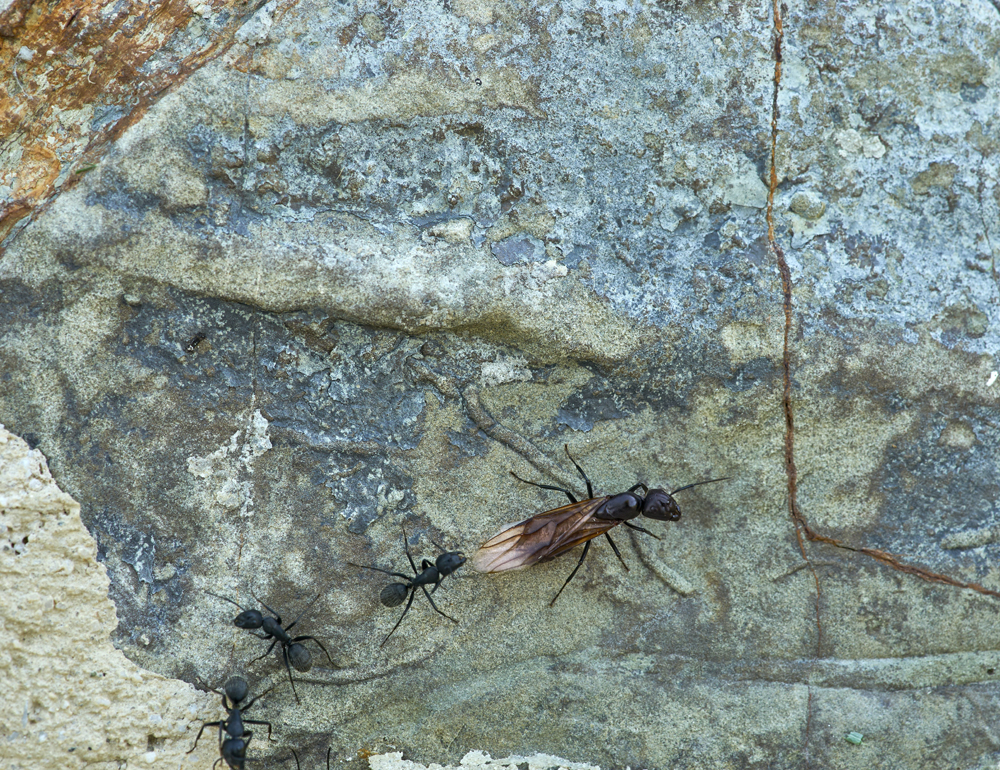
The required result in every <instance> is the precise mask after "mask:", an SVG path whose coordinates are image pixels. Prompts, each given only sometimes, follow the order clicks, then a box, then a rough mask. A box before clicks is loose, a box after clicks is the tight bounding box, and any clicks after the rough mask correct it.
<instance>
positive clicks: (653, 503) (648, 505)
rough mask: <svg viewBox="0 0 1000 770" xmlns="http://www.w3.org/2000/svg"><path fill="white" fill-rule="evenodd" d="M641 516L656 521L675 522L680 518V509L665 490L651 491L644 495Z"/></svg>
mask: <svg viewBox="0 0 1000 770" xmlns="http://www.w3.org/2000/svg"><path fill="white" fill-rule="evenodd" d="M642 515H643V516H646V517H647V518H650V519H657V520H658V521H677V520H678V519H680V517H681V509H680V508H678V507H677V502H676V501H675V500H674V498H673V497H671V496H670V493H669V492H667V491H666V490H665V489H651V490H649V492H648V493H647V494H646V502H645V504H644V505H643V506H642Z"/></svg>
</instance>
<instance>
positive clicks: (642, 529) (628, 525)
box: [622, 521, 663, 540]
mask: <svg viewBox="0 0 1000 770" xmlns="http://www.w3.org/2000/svg"><path fill="white" fill-rule="evenodd" d="M622 524H624V525H625V526H626V527H628V528H629V529H635V530H638V531H639V532H645V533H646V534H647V535H649V536H650V537H652V538H656V539H657V540H662V539H663V538H661V537H658V536H657V535H654V534H653V533H652V532H650V531H649V530H648V529H645V528H644V527H640V526H639V525H638V524H633V523H632V522H630V521H623V522H622Z"/></svg>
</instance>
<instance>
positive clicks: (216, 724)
mask: <svg viewBox="0 0 1000 770" xmlns="http://www.w3.org/2000/svg"><path fill="white" fill-rule="evenodd" d="M206 727H218V728H219V729H220V730H221V729H222V722H202V723H201V729H200V730H199V731H198V735H197V736H196V737H195V739H194V746H192V747H191V751H189V752H187V753H188V754H191V753H192V752H193V751H194V750H195V749H196V748H198V741H199V740H200V739H201V734H202V733H203V732H205V728H206Z"/></svg>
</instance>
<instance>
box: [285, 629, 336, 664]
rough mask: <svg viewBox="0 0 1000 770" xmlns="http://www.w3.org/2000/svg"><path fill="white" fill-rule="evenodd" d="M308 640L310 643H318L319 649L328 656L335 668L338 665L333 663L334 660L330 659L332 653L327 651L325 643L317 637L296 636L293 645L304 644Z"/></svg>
mask: <svg viewBox="0 0 1000 770" xmlns="http://www.w3.org/2000/svg"><path fill="white" fill-rule="evenodd" d="M307 639H308V640H309V641H312V642H316V644H317V645H318V646H319V648H320V649H321V650H322V651H323V654H324V655H326V659H327V660H328V661H330V665H331V666H334V667H335V666H336V665H337V664H336V663H334V662H333V658H331V657H330V653H328V652H327V651H326V647H324V646H323V642H321V641H320V640H319V639H317V638H316V637H315V636H296V637H295V638H294V639H292V643H293V644H294V643H295V642H304V641H306V640H307Z"/></svg>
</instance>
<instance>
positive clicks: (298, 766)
mask: <svg viewBox="0 0 1000 770" xmlns="http://www.w3.org/2000/svg"><path fill="white" fill-rule="evenodd" d="M332 749H333V746H330V747H329V748H328V749H327V750H326V770H330V751H331V750H332ZM292 756H293V757H295V766H296V767H297V768H298V770H302V765H300V764H299V755H298V753H297V752H296V751H295V749H292Z"/></svg>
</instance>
